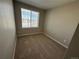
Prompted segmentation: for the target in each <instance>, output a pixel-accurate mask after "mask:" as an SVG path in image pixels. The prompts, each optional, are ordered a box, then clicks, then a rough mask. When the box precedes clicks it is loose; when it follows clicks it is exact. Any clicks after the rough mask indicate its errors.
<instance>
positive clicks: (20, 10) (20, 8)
mask: <svg viewBox="0 0 79 59" xmlns="http://www.w3.org/2000/svg"><path fill="white" fill-rule="evenodd" d="M21 9H26V10H30V11H31V15H30V24H31V17H32V11H34V12H38V13H39V14H38V16H39V17H38V24H37V25H38V26H37V27H31V26H30V27H22V11H21ZM20 12H21V28H22V29H29V28H39V27H40V12H39V11H35V10H31V9H28V8H20Z"/></svg>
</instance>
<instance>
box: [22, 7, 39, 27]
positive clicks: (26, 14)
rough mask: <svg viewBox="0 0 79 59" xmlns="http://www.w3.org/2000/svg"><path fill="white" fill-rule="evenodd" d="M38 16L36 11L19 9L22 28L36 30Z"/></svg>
mask: <svg viewBox="0 0 79 59" xmlns="http://www.w3.org/2000/svg"><path fill="white" fill-rule="evenodd" d="M39 15H40V13H39V12H37V11H32V10H28V9H24V8H21V19H22V28H38V27H39Z"/></svg>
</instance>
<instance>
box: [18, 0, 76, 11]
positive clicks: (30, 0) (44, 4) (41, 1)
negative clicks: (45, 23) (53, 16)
mask: <svg viewBox="0 0 79 59" xmlns="http://www.w3.org/2000/svg"><path fill="white" fill-rule="evenodd" d="M17 1H20V2H24V3H27V4H30V5H33V6H36V7H39V8H43V9H50V8H54V7H57V6H60V5H64V4H67V3H70V2H74V1H76V0H17Z"/></svg>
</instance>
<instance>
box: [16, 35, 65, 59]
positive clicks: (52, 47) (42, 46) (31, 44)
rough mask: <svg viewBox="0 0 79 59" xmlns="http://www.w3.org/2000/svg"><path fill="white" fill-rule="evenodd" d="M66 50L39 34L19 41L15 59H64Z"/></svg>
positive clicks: (21, 38)
mask: <svg viewBox="0 0 79 59" xmlns="http://www.w3.org/2000/svg"><path fill="white" fill-rule="evenodd" d="M65 50H66V49H65V48H64V47H62V46H60V45H59V44H57V43H56V42H54V41H53V40H51V39H49V38H48V37H46V36H44V35H42V34H39V35H31V36H24V37H20V38H18V40H17V46H16V53H15V59H62V58H63V56H64V53H65Z"/></svg>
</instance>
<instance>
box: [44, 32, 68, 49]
mask: <svg viewBox="0 0 79 59" xmlns="http://www.w3.org/2000/svg"><path fill="white" fill-rule="evenodd" d="M43 34H44V35H46V36H47V37H49V38H50V39H52V40H54V41H55V42H57V43H58V44H60V45H61V46H63V47H65V48H68V46H66V45H64V44H62V43H61V42H59V41H57V40H56V39H54V38H53V37H52V36H50V35H49V34H47V33H43Z"/></svg>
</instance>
